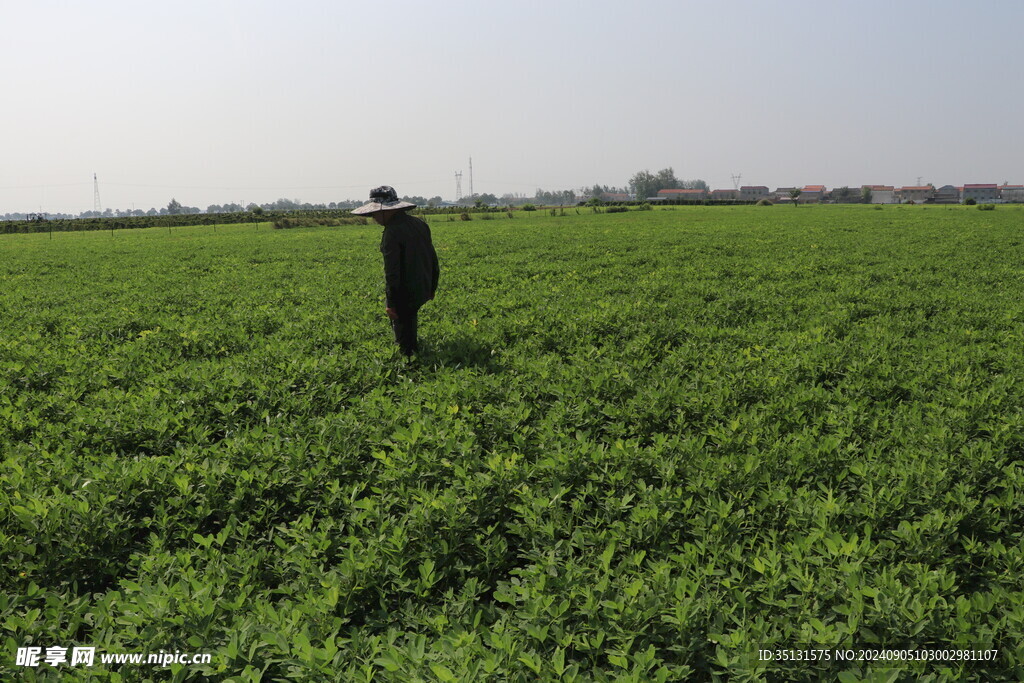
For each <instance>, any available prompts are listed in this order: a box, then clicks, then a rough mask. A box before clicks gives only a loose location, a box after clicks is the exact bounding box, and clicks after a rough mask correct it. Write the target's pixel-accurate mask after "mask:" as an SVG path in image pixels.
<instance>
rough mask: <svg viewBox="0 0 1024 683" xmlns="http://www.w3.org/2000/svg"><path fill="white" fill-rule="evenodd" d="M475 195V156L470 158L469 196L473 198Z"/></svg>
mask: <svg viewBox="0 0 1024 683" xmlns="http://www.w3.org/2000/svg"><path fill="white" fill-rule="evenodd" d="M474 196H475V195H474V194H473V157H470V158H469V198H470V199H472V198H473V197H474Z"/></svg>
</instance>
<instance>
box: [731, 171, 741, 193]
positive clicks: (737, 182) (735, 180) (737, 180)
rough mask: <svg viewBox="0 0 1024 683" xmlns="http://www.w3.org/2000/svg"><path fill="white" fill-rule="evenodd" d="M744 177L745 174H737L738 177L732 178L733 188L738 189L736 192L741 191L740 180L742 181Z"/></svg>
mask: <svg viewBox="0 0 1024 683" xmlns="http://www.w3.org/2000/svg"><path fill="white" fill-rule="evenodd" d="M742 177H743V174H742V173H737V174H736V175H734V176H733V177H732V186H733V189H736V190H738V189H740V179H741V178H742Z"/></svg>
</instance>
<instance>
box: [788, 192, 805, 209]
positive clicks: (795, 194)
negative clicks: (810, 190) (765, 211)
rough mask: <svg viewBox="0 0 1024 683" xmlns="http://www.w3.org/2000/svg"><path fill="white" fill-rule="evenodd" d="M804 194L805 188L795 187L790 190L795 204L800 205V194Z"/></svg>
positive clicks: (790, 196) (790, 195)
mask: <svg viewBox="0 0 1024 683" xmlns="http://www.w3.org/2000/svg"><path fill="white" fill-rule="evenodd" d="M801 194H803V190H801V189H799V188H793V189H792V190H790V191H789V198H790V199H792V200H793V206H799V203H798V201H797V200H799V199H800V195H801Z"/></svg>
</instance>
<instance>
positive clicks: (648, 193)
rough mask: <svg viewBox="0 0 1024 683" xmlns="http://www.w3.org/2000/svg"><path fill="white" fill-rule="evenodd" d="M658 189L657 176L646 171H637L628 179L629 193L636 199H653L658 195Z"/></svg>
mask: <svg viewBox="0 0 1024 683" xmlns="http://www.w3.org/2000/svg"><path fill="white" fill-rule="evenodd" d="M659 189H660V188H659V187H658V178H657V176H655V175H654V174H653V173H651V172H650V171H648V170H647V169H644V170H643V171H637V172H636V173H634V174H633V177H632V178H630V179H629V191H630V192H632V193H633V195H634V196H635V197H636V198H637V199H646V198H647V197H653V196H654V195H656V194H658V190H659Z"/></svg>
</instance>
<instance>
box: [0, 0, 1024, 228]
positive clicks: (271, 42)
mask: <svg viewBox="0 0 1024 683" xmlns="http://www.w3.org/2000/svg"><path fill="white" fill-rule="evenodd" d="M0 19H2V25H3V27H4V30H3V38H2V39H0V64H2V65H3V66H2V68H0V214H3V213H6V212H29V211H46V212H54V213H55V212H69V213H77V212H80V211H87V210H91V209H92V208H93V201H94V194H93V189H94V188H93V174H96V178H97V179H98V182H99V189H100V197H101V204H102V207H103V208H114V209H131V208H141V209H148V208H150V207H157V208H159V207H162V206H166V205H167V203H168V202H169V201H170V200H171V199H172V198H174V199H177V200H178V201H179V202H181V203H182V204H184V205H186V206H198V207H199V208H201V209H205V208H206V207H207V206H208V205H210V204H223V203H228V202H236V203H249V202H257V203H265V202H271V201H274V200H276V199H279V198H287V199H294V200H299V201H300V202H312V203H319V202H324V203H328V202H332V201H342V200H347V199H364V198H366V196H367V195H368V193H369V190H370V188H372V187H374V186H377V185H383V184H386V185H392V186H393V187H395V188H396V190H397V191H398V193H399V194H401V195H419V196H423V197H432V196H441V197H443V198H445V199H454V198H455V191H456V187H455V173H456V172H462V174H463V175H462V191H463V193H464V194H468V193H469V189H470V188H469V183H470V174H469V159H470V157H471V158H472V164H473V190H474V191H475V192H477V193H491V194H495V195H497V196H499V197H500V196H501V195H503V194H505V193H512V194H519V195H526V196H532V195H533V193H534V191H535V190H537V189H538V188H542V189H544V190H564V189H575V188H580V187H583V186H592V185H594V184H601V185H611V186H625V185H626V184H627V183H628V182H629V179H630V177H631V176H632V175H633V174H634V173H636V172H637V171H640V170H644V169H647V170H650V171H652V172H655V171H657V170H659V169H662V168H666V167H672V168H673V169H674V170H675V173H676V176H677V177H679V178H681V179H696V178H700V179H703V180H705V181H707V182H708V184H709V185H710V186H711V187H712V188H729V187H732V186H733V176H734V175H739V176H741V179H740V181H739V183H740V184H741V185H767V186H769V187H770V188H772V189H774V188H775V187H780V186H803V185H826V186H828V187H830V188H831V187H842V186H844V185H847V186H850V187H859V186H860V185H864V184H887V185H896V186H902V185H916V184H918V179H920V182H921V183H933V184H935V185H936V186H941V185H945V184H954V185H962V184H964V183H1003V182H1007V181H1008V182H1010V183H1013V184H1018V183H1024V135H1022V134H1021V123H1022V114H1024V87H1022V86H1024V83H1022V78H1021V75H1020V69H1021V65H1022V61H1024V60H1022V57H1024V40H1022V39H1021V27H1022V26H1024V2H1020V0H1000V1H995V0H975V1H974V2H970V3H966V2H951V1H946V0H927V1H919V0H899V1H897V2H892V0H884V1H876V0H861V1H859V2H856V3H854V2H832V1H830V0H818V1H816V2H804V1H802V0H783V1H782V2H767V1H764V0H733V1H732V2H728V3H721V2H710V1H707V2H693V1H687V0H674V1H661V0H629V1H621V2H613V1H610V0H590V1H588V2H582V1H579V2H576V1H569V0H544V1H543V2H541V1H533V0H503V1H502V2H494V1H492V0H472V1H470V0H445V2H441V3H427V2H422V0H420V1H413V0H407V1H388V0H383V1H382V0H376V1H374V2H343V1H338V0H331V1H314V0H290V1H289V2H287V3H285V2H280V1H278V2H264V1H262V0H247V1H244V2H243V1H242V0H200V1H194V0H178V1H177V2H174V3H152V2H139V1H138V0H132V1H122V0H94V2H89V3H85V2H79V1H66V2H59V1H57V0H33V2H24V1H23V0H0Z"/></svg>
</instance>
